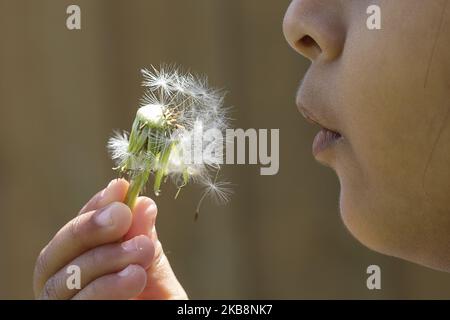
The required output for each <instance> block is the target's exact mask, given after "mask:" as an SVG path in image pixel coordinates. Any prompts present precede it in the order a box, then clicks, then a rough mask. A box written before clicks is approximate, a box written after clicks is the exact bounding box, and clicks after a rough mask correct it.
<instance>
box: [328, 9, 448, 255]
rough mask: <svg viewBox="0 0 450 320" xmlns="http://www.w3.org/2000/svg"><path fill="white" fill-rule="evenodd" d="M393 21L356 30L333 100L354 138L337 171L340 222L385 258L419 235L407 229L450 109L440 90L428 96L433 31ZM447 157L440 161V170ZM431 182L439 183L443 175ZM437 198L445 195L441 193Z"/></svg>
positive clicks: (421, 196)
mask: <svg viewBox="0 0 450 320" xmlns="http://www.w3.org/2000/svg"><path fill="white" fill-rule="evenodd" d="M411 3H413V4H414V5H416V6H420V5H423V2H411ZM419 9H420V8H417V10H415V11H413V12H418V13H419V12H420V10H419ZM385 12H390V11H389V10H385ZM391 12H395V11H391ZM393 19H394V16H391V17H390V16H388V15H385V16H384V29H383V30H381V31H376V32H370V31H367V30H364V28H351V30H350V32H349V34H348V39H347V44H348V45H346V48H345V52H344V53H343V55H342V59H341V60H340V61H339V62H338V63H339V66H337V67H336V78H334V79H336V81H335V83H336V90H335V97H334V99H333V100H334V101H337V102H338V104H339V107H340V109H341V110H340V115H341V119H342V124H343V128H344V129H343V131H344V133H345V134H346V135H347V136H348V150H345V151H344V152H343V154H342V155H340V159H339V161H337V163H336V168H335V169H336V172H337V174H338V176H339V179H340V183H341V195H340V208H341V214H342V218H343V220H344V223H345V224H346V226H347V227H348V229H349V230H350V232H351V233H352V234H353V235H354V236H355V237H356V238H358V239H359V240H360V241H361V242H363V243H364V244H365V245H366V246H368V247H371V248H374V249H376V250H378V251H382V252H385V253H389V252H391V249H392V247H394V246H397V247H401V246H402V244H401V243H404V244H407V243H408V241H409V240H410V239H411V238H413V237H414V236H415V235H414V234H413V233H412V232H411V233H410V234H408V233H407V232H405V230H412V228H411V226H414V223H420V220H416V219H414V216H418V215H419V213H418V212H415V211H418V210H419V208H422V205H421V202H422V201H424V191H423V182H424V172H425V168H426V167H427V161H428V159H429V155H430V154H431V150H432V148H433V142H434V139H435V137H436V135H437V129H436V128H437V126H436V123H437V122H439V121H441V122H442V117H443V115H444V114H445V112H444V111H445V110H446V108H443V106H445V99H443V98H442V97H445V96H448V94H447V95H445V94H443V93H442V92H439V90H440V89H436V90H435V89H429V90H424V80H425V75H426V71H427V70H426V64H425V63H420V61H427V60H428V58H429V53H430V52H429V48H431V47H432V41H431V39H432V34H433V33H432V32H430V31H429V30H430V28H428V27H427V28H425V26H420V25H419V26H417V25H414V26H413V25H408V23H415V24H417V23H418V22H417V21H421V20H420V19H419V20H415V19H408V21H410V22H402V21H399V20H398V19H396V20H395V21H394V20H393ZM394 30H397V32H398V33H396V32H395V31H394ZM412 30H414V33H413V32H412ZM417 30H419V32H417ZM420 30H422V31H420ZM418 39H420V41H418ZM424 39H430V41H428V40H424ZM411 53H414V54H411ZM448 135H449V138H448V140H445V139H444V141H450V129H449V131H448ZM447 149H448V148H447ZM448 159H449V158H448V157H447V158H445V157H441V158H440V159H436V163H437V166H436V168H440V167H442V165H443V163H444V162H445V160H447V162H448ZM435 171H436V170H435ZM429 176H430V179H429V180H430V181H433V179H434V178H436V176H437V175H436V173H435V172H433V173H430V175H429ZM447 178H449V179H448V180H446V181H450V177H446V178H445V179H447ZM445 179H444V178H443V179H442V180H445ZM447 184H450V183H447ZM447 190H449V189H447ZM436 197H442V198H445V197H446V196H445V193H443V192H442V193H441V194H437V191H436ZM447 198H448V192H447ZM394 244H396V245H394Z"/></svg>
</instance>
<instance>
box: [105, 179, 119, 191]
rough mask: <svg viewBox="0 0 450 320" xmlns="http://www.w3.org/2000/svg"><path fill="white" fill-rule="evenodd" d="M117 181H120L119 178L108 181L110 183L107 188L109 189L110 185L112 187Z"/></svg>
mask: <svg viewBox="0 0 450 320" xmlns="http://www.w3.org/2000/svg"><path fill="white" fill-rule="evenodd" d="M117 181H119V179H114V180H111V181H110V182H109V183H108V185H107V186H106V189H108V188H109V187H111V186H112V185H113V184H116V183H117Z"/></svg>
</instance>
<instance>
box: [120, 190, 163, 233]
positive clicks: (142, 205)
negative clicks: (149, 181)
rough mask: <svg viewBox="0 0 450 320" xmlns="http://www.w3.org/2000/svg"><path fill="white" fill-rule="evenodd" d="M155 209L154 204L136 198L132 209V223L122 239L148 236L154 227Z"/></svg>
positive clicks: (148, 200)
mask: <svg viewBox="0 0 450 320" xmlns="http://www.w3.org/2000/svg"><path fill="white" fill-rule="evenodd" d="M156 214H157V208H156V204H155V202H154V201H153V200H152V199H150V198H147V197H138V198H137V200H136V204H135V206H134V208H133V221H132V222H131V227H130V229H129V230H128V232H127V234H126V235H125V237H124V239H131V238H133V237H135V236H138V235H141V234H144V235H149V234H150V231H151V230H152V228H153V227H154V225H155V220H156Z"/></svg>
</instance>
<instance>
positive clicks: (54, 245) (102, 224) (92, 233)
mask: <svg viewBox="0 0 450 320" xmlns="http://www.w3.org/2000/svg"><path fill="white" fill-rule="evenodd" d="M115 181H116V182H115V183H112V184H110V185H109V186H108V187H107V188H106V189H105V190H104V191H103V192H102V193H100V196H97V200H96V201H94V202H91V204H89V203H88V205H87V206H86V208H95V207H96V206H99V205H106V207H102V208H99V209H97V210H95V211H89V212H86V213H84V214H81V215H78V216H77V217H75V218H74V219H72V220H71V221H69V222H68V223H67V224H66V225H65V226H64V227H63V228H62V229H60V230H59V231H58V233H57V234H56V235H55V236H54V238H53V239H52V240H51V241H50V242H49V244H48V245H47V246H46V247H45V248H44V249H43V250H42V252H41V253H40V255H39V257H38V260H37V262H36V267H35V277H34V290H35V293H36V294H39V292H40V291H41V290H42V287H43V285H44V283H45V282H46V281H47V279H48V278H49V277H50V275H52V274H54V273H55V272H57V271H58V270H59V269H61V268H62V267H64V266H65V265H66V264H67V263H69V262H70V261H71V260H73V259H74V258H75V257H77V256H79V255H80V254H82V253H84V252H86V251H88V250H89V249H91V248H94V247H96V246H99V245H103V244H106V243H110V242H116V241H118V240H120V239H121V238H122V237H123V236H124V235H125V233H126V232H127V231H128V229H129V227H130V225H131V221H132V217H131V211H130V209H129V208H128V207H127V206H126V205H125V204H123V203H120V202H112V203H110V201H122V200H123V197H124V196H123V197H122V198H120V197H121V196H122V195H121V191H120V190H121V189H122V187H123V185H124V184H123V182H122V181H123V180H115ZM126 185H127V184H125V186H126ZM121 186H122V187H121ZM94 198H96V197H95V196H94ZM94 198H93V199H94ZM108 203H109V204H108Z"/></svg>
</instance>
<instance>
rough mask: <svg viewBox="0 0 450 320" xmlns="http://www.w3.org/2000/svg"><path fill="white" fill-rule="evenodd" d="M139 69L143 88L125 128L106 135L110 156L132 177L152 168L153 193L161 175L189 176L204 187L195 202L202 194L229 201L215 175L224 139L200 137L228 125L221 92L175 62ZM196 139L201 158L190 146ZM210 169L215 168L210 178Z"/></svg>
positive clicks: (178, 181) (182, 180) (177, 180)
mask: <svg viewBox="0 0 450 320" xmlns="http://www.w3.org/2000/svg"><path fill="white" fill-rule="evenodd" d="M141 73H142V76H143V81H142V86H143V87H144V94H143V97H142V98H141V102H140V108H139V109H138V110H137V112H136V118H135V120H134V123H133V126H132V130H131V132H130V134H128V133H126V132H123V133H118V132H116V133H115V134H114V136H113V137H111V138H110V139H109V141H108V149H109V151H110V153H111V158H112V159H113V160H114V161H115V162H116V164H117V166H118V168H119V169H120V170H121V171H122V172H125V173H127V174H128V175H129V177H130V178H131V179H134V178H138V177H140V175H142V173H143V172H146V171H149V172H151V173H153V174H154V175H155V184H154V192H155V193H156V194H159V192H160V184H161V183H162V181H163V180H164V179H163V178H166V177H168V178H171V180H172V181H173V182H174V184H175V185H176V186H177V187H178V188H181V187H183V186H184V185H186V184H187V183H188V182H194V183H201V184H202V185H203V186H204V187H205V193H204V195H203V197H202V199H201V200H200V203H201V202H202V201H203V199H204V197H205V196H206V195H208V196H211V197H213V198H214V199H215V200H216V201H217V202H218V203H224V202H226V201H228V199H229V196H230V194H231V189H230V188H229V183H226V182H220V181H217V173H218V171H219V170H220V165H221V163H222V161H223V159H222V158H223V154H222V151H223V147H224V145H223V141H222V139H213V140H212V141H209V143H208V144H207V146H206V145H205V144H203V143H202V140H203V138H204V137H203V134H204V132H205V131H208V130H212V131H217V132H219V133H220V132H223V131H224V130H225V128H226V127H227V125H228V121H229V119H228V118H227V109H226V108H225V107H224V93H223V92H222V91H221V90H217V89H213V88H210V87H209V84H208V79H207V78H206V77H204V76H197V75H194V74H192V73H190V72H184V71H181V70H180V69H179V68H178V67H176V66H175V65H161V67H160V68H159V69H157V68H155V67H154V66H151V68H150V69H142V70H141ZM199 131H200V132H199ZM222 136H223V135H222ZM199 145H200V146H201V147H200V150H199V151H200V153H201V155H202V159H200V161H199V159H195V158H194V159H193V153H196V152H197V151H198V150H193V149H194V148H195V146H199ZM206 148H210V149H212V150H214V152H206V153H205V151H209V150H207V149H206ZM194 151H195V152H194ZM212 171H216V172H217V173H216V177H215V178H214V179H212V178H211V172H212ZM177 194H178V193H177ZM200 203H199V204H200Z"/></svg>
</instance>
